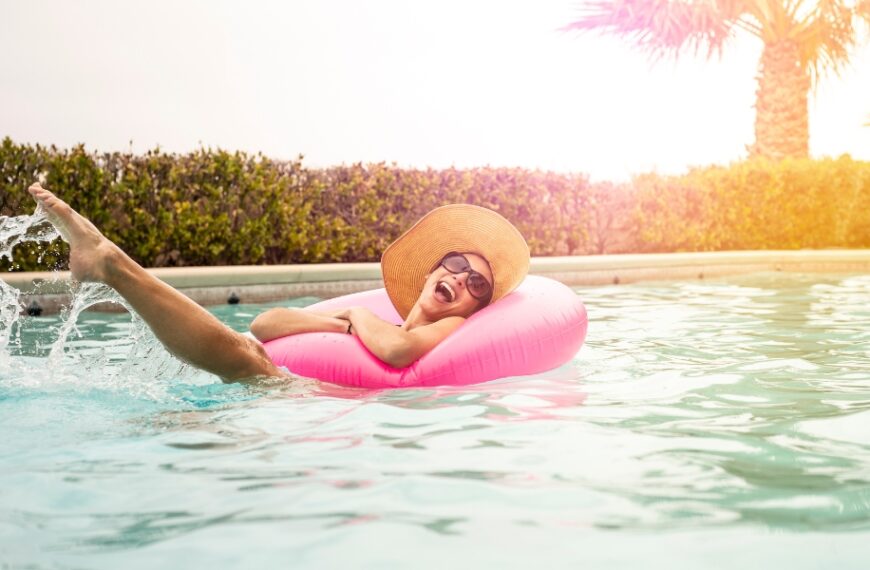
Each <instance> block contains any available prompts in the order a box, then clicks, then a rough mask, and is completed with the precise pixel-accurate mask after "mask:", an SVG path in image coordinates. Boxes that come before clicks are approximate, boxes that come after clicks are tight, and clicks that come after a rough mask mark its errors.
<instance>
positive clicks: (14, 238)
mask: <svg viewBox="0 0 870 570" xmlns="http://www.w3.org/2000/svg"><path fill="white" fill-rule="evenodd" d="M59 237H61V235H60V232H58V231H57V228H55V227H54V226H53V225H52V224H51V222H50V221H48V218H47V217H46V215H45V211H44V210H43V209H42V206H41V205H39V206H37V207H36V211H34V212H33V214H32V215H30V216H13V217H10V216H0V259H2V258H4V257H5V258H6V259H8V260H9V261H12V250H13V249H14V248H15V246H17V245H19V244H22V243H28V242H46V243H48V242H52V241H54V240H56V239H57V238H59Z"/></svg>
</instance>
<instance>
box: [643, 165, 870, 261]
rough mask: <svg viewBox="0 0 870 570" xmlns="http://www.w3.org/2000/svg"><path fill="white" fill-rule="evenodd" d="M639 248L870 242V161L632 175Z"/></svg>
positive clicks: (787, 246)
mask: <svg viewBox="0 0 870 570" xmlns="http://www.w3.org/2000/svg"><path fill="white" fill-rule="evenodd" d="M633 187H634V188H633V195H634V204H635V212H634V217H635V228H636V231H637V236H636V239H637V246H638V251H661V252H665V251H718V250H746V249H801V248H832V247H868V246H870V163H867V162H861V161H854V160H852V159H851V158H849V157H848V156H843V157H840V158H838V159H823V160H808V159H786V160H784V161H782V162H771V161H767V160H763V159H758V160H752V161H746V162H740V163H736V164H733V165H731V166H728V167H722V166H713V167H707V168H697V169H693V170H691V171H690V172H689V173H688V174H686V175H684V176H658V175H644V176H640V177H638V178H636V179H635V180H634V183H633Z"/></svg>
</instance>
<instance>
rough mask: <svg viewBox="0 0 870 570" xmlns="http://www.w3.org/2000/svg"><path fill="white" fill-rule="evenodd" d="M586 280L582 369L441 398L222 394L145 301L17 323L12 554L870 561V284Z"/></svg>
mask: <svg viewBox="0 0 870 570" xmlns="http://www.w3.org/2000/svg"><path fill="white" fill-rule="evenodd" d="M577 291H578V293H579V294H580V295H582V297H583V298H584V300H585V302H586V304H587V307H588V309H589V316H590V327H589V335H588V337H587V341H586V345H585V346H584V347H583V349H582V350H581V351H580V353H579V354H578V355H577V357H576V358H575V359H574V360H573V361H572V362H570V363H569V364H567V365H566V366H563V367H561V368H559V369H557V370H554V371H551V372H549V373H546V374H541V375H538V376H536V377H532V378H518V379H506V380H502V381H497V382H492V383H488V384H483V385H477V386H468V387H462V388H444V389H410V390H397V391H362V390H353V389H345V388H337V387H331V386H328V385H323V384H318V383H316V382H313V381H309V380H300V381H298V382H296V383H294V384H290V385H281V386H267V387H255V388H252V387H246V386H239V385H222V384H220V383H219V382H217V381H216V380H215V379H214V378H213V377H210V376H208V375H206V374H202V373H199V372H196V371H192V370H190V369H186V368H184V367H183V366H181V365H179V364H178V363H177V362H175V361H174V360H172V359H171V358H169V357H168V356H166V355H165V353H162V349H160V347H159V346H158V345H157V344H156V342H155V341H154V340H153V339H152V338H151V337H150V335H149V334H148V332H147V330H145V329H143V327H142V326H141V325H140V324H137V323H131V320H130V317H129V316H127V315H122V314H103V313H89V312H84V313H81V314H79V315H78V316H76V315H73V316H72V317H71V318H67V320H65V318H64V317H63V316H52V317H42V318H38V319H22V320H21V321H20V322H19V323H18V324H16V325H14V326H13V328H12V331H11V335H10V338H9V340H8V343H6V342H4V341H3V336H2V334H3V332H2V331H0V344H8V346H5V348H4V349H3V351H2V353H0V434H2V436H3V437H2V444H0V449H2V451H0V567H10V568H17V567H34V568H117V567H124V568H149V569H150V568H154V567H156V566H158V565H160V566H163V565H166V564H167V563H168V564H169V566H170V567H179V568H181V567H183V568H213V567H226V566H229V565H234V566H239V565H242V563H244V564H245V565H247V566H251V567H272V566H277V565H278V564H280V565H282V566H292V567H298V568H328V567H345V566H349V567H354V568H384V567H389V566H393V567H409V568H444V567H460V568H464V567H472V566H477V567H489V566H493V565H495V564H499V565H501V566H503V567H528V566H529V565H535V566H539V567H577V566H578V565H579V564H581V563H585V564H591V565H593V566H592V567H603V566H605V565H606V566H607V567H608V568H639V567H643V568H655V567H667V568H675V567H676V568H699V567H704V568H720V567H721V568H736V567H741V568H747V567H748V568H757V567H771V566H772V565H774V564H777V565H782V566H783V567H788V568H819V567H831V568H858V567H864V566H865V565H866V560H867V555H868V552H870V547H868V546H867V543H868V542H870V443H868V442H870V436H868V433H870V276H868V275H839V274H837V275H834V274H829V275H807V274H782V273H769V274H755V275H749V276H740V277H729V278H722V279H716V280H708V281H692V282H660V283H647V284H635V285H621V286H607V287H580V288H577ZM102 294H103V293H101V292H99V291H90V292H89V293H87V294H86V295H85V296H84V297H85V299H94V298H98V297H99V296H100V295H102ZM312 301H313V299H311V298H306V299H296V300H293V301H290V302H288V303H282V304H284V305H291V306H303V305H305V304H308V303H310V302H312ZM272 305H274V304H272ZM272 305H257V306H254V305H236V306H222V307H217V308H214V309H213V311H214V312H215V313H216V314H217V315H218V316H219V317H220V318H221V319H222V320H224V322H227V323H228V324H229V325H230V326H232V327H234V328H236V329H238V330H244V329H245V328H246V326H247V324H248V323H249V321H250V319H251V318H252V316H253V315H254V314H256V313H257V312H258V311H260V310H262V309H263V308H264V307H266V306H272ZM77 310H78V308H76V311H77ZM73 319H74V320H75V323H76V327H77V328H76V329H73V328H72V327H71V323H72V320H73ZM6 332H9V331H6ZM58 337H65V338H66V341H65V342H63V343H62V345H59V344H58V343H57V342H56V339H57V338H58Z"/></svg>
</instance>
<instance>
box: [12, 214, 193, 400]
mask: <svg viewBox="0 0 870 570" xmlns="http://www.w3.org/2000/svg"><path fill="white" fill-rule="evenodd" d="M58 237H62V236H61V235H60V233H59V232H58V231H57V229H56V228H55V227H54V226H53V225H52V224H51V222H50V221H49V220H48V218H47V217H46V215H45V212H44V211H43V209H42V207H41V206H37V208H36V211H35V212H34V213H33V214H32V215H29V216H27V215H24V216H15V217H9V216H0V258H2V257H6V258H7V259H9V260H10V261H13V259H12V252H13V249H14V248H15V247H16V246H17V245H19V244H22V243H28V242H42V243H50V242H52V241H54V240H55V239H57V238H58ZM70 293H71V302H70V306H69V307H67V308H66V309H65V310H64V311H63V312H62V313H61V315H60V324H59V326H58V327H57V329H56V333H57V338H56V339H55V340H54V341H53V342H52V344H51V348H50V350H49V354H48V357H47V358H46V359H38V358H33V357H25V356H20V355H18V356H13V354H12V351H10V348H11V347H10V343H14V344H16V345H19V346H20V331H21V328H22V326H23V323H24V322H26V319H24V320H22V319H21V314H22V311H23V308H24V304H23V303H22V302H21V293H20V291H18V290H17V289H15V288H14V287H11V286H9V285H8V284H7V283H5V282H4V281H3V280H2V279H0V380H2V385H3V386H6V387H11V386H26V387H39V388H43V389H44V388H49V387H57V386H81V387H83V388H86V389H101V390H112V391H117V390H122V391H124V392H128V393H131V394H132V395H135V396H142V397H146V398H149V399H158V400H159V399H165V398H166V397H167V394H169V387H170V380H172V381H173V383H175V382H178V381H179V380H181V381H191V380H193V379H194V378H195V377H196V376H197V375H201V373H199V372H198V371H196V370H195V369H193V368H192V367H190V366H188V365H186V364H184V363H183V362H181V361H179V360H178V359H176V358H175V357H173V356H172V355H171V354H170V353H169V352H168V351H167V350H166V349H165V348H164V347H163V345H162V344H161V343H160V341H159V340H157V338H156V337H154V335H153V333H152V332H151V330H150V329H149V328H148V326H147V325H146V324H145V323H144V322H143V321H142V320H141V319H140V318H139V317H138V316H137V315H136V313H135V312H134V311H133V310H132V309H131V307H130V306H129V305H128V304H127V303H126V301H124V299H123V298H122V297H121V296H120V295H118V293H117V292H115V291H114V290H113V289H111V288H110V287H108V286H106V285H103V284H100V283H73V284H71V289H70ZM107 303H111V304H117V305H120V306H121V307H123V308H124V309H126V310H127V311H128V312H129V313H130V316H131V323H130V327H129V329H128V332H127V334H126V336H123V337H122V338H118V339H113V340H111V341H100V342H98V343H94V342H92V341H86V340H82V339H83V334H82V332H81V331H80V330H79V326H78V324H77V323H79V321H80V318H81V317H82V313H83V312H84V311H86V310H87V309H90V308H93V307H94V306H96V305H105V304H107Z"/></svg>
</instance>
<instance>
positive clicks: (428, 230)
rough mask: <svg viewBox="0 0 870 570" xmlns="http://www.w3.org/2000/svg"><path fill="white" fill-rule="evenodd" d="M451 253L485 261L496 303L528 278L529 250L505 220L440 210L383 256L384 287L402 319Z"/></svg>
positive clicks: (483, 212) (465, 208) (469, 209)
mask: <svg viewBox="0 0 870 570" xmlns="http://www.w3.org/2000/svg"><path fill="white" fill-rule="evenodd" d="M452 251H456V252H460V253H476V254H478V255H480V256H482V257H483V258H485V259H486V261H487V262H488V263H489V267H490V269H491V270H492V275H493V281H494V283H493V294H492V302H495V301H497V300H498V299H500V298H502V297H504V296H505V295H507V294H508V293H510V292H511V291H513V290H514V289H515V288H516V287H517V286H518V285H519V284H520V283H521V282H522V281H523V279H524V278H525V276H526V274H528V272H529V260H530V255H529V246H528V245H527V244H526V240H525V239H523V236H522V234H520V232H519V230H517V229H516V228H515V227H514V226H513V224H511V223H510V222H509V221H508V220H506V219H505V218H504V217H502V216H501V215H500V214H498V213H496V212H494V211H492V210H489V209H487V208H482V207H480V206H472V205H471V204H450V205H447V206H441V207H440V208H435V209H434V210H432V211H431V212H429V213H428V214H426V215H425V216H423V217H422V218H421V219H420V220H419V221H418V222H417V223H416V224H414V225H413V226H412V227H411V229H409V230H408V231H406V232H405V233H404V234H402V235H401V236H400V237H399V239H397V240H396V241H394V242H393V243H392V244H390V246H389V247H387V249H386V250H385V251H384V254H383V256H381V270H382V272H383V277H384V286H385V287H386V289H387V294H388V295H389V297H390V300H391V301H392V302H393V305H394V306H395V307H396V310H397V311H398V312H399V315H401V317H402V318H403V319H404V318H406V317H407V316H408V313H409V312H410V311H411V309H412V308H413V306H414V304H415V303H416V302H417V299H418V298H419V296H420V293H421V292H422V290H423V285H424V284H425V282H426V277H427V275H428V274H429V272H430V271H432V268H433V267H434V266H435V265H436V264H437V263H438V262H439V261H441V259H442V258H443V257H444V256H445V255H446V254H448V253H450V252H452Z"/></svg>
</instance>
